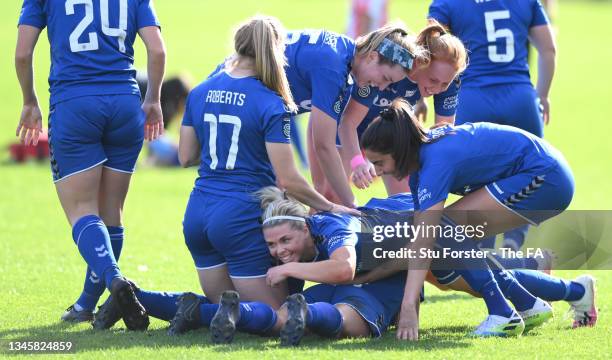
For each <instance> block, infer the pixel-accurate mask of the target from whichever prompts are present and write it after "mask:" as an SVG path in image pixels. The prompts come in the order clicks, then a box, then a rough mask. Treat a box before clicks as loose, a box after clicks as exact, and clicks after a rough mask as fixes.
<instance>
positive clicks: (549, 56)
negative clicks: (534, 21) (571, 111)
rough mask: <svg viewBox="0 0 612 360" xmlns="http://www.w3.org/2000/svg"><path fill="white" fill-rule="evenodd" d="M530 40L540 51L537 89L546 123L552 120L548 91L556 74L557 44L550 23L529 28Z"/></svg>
mask: <svg viewBox="0 0 612 360" xmlns="http://www.w3.org/2000/svg"><path fill="white" fill-rule="evenodd" d="M529 41H531V43H532V44H533V46H535V48H536V50H537V51H538V84H537V86H536V90H537V92H538V96H539V98H540V103H541V104H542V108H543V113H544V123H545V124H548V122H549V121H550V103H549V101H548V93H549V91H550V86H551V84H552V80H553V76H554V74H555V66H556V56H557V46H556V45H555V38H554V34H553V29H552V27H551V26H550V24H547V25H540V26H534V27H532V28H531V29H530V30H529Z"/></svg>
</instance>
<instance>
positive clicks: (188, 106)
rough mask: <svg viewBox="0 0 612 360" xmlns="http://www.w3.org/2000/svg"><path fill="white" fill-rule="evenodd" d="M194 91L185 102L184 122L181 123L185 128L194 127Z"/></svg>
mask: <svg viewBox="0 0 612 360" xmlns="http://www.w3.org/2000/svg"><path fill="white" fill-rule="evenodd" d="M192 94H193V91H191V92H190V93H189V95H187V100H185V112H184V113H183V121H182V122H181V125H183V126H193V119H192V117H191V111H192V109H191V107H192V106H191V97H192Z"/></svg>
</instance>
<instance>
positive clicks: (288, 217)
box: [262, 215, 306, 225]
mask: <svg viewBox="0 0 612 360" xmlns="http://www.w3.org/2000/svg"><path fill="white" fill-rule="evenodd" d="M276 220H294V221H302V222H306V219H304V218H303V217H299V216H289V215H278V216H272V217H269V218H267V219H266V220H264V221H263V223H262V225H266V224H267V223H269V222H271V221H276Z"/></svg>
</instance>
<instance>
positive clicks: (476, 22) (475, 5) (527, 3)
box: [429, 0, 549, 87]
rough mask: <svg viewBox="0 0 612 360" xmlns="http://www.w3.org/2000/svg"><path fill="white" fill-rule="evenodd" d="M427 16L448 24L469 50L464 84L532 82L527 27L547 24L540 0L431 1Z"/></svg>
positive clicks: (463, 79)
mask: <svg viewBox="0 0 612 360" xmlns="http://www.w3.org/2000/svg"><path fill="white" fill-rule="evenodd" d="M429 17H431V18H434V19H436V20H438V21H439V22H440V23H442V24H445V25H447V26H448V27H449V28H450V31H451V32H452V33H453V34H454V35H455V36H457V37H458V38H459V39H461V41H463V43H464V44H465V46H466V48H467V50H468V53H469V55H470V65H469V66H468V68H467V69H466V71H465V72H464V73H463V75H462V81H463V84H462V85H463V86H465V87H481V86H488V85H497V84H509V83H531V82H530V79H529V66H528V63H527V44H528V42H527V41H528V39H527V36H528V34H529V29H530V28H532V27H534V26H539V25H545V24H548V23H549V21H548V18H547V17H546V13H545V12H544V9H543V8H542V4H541V3H540V1H539V0H433V2H432V4H431V6H430V7H429Z"/></svg>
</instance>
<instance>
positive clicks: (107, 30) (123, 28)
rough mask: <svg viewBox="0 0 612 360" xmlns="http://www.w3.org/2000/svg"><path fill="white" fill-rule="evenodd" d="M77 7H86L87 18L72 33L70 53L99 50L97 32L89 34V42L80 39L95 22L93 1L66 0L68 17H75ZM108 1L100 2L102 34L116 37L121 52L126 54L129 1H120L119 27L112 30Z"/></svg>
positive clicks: (102, 0) (101, 0)
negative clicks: (81, 41)
mask: <svg viewBox="0 0 612 360" xmlns="http://www.w3.org/2000/svg"><path fill="white" fill-rule="evenodd" d="M76 5H84V6H85V17H83V19H82V20H81V22H79V24H78V25H77V26H76V27H75V28H74V30H72V33H70V36H69V38H68V39H69V40H70V51H72V52H80V51H92V50H98V34H97V33H96V32H93V31H92V32H90V33H88V34H87V36H88V37H89V41H87V42H83V43H80V42H79V38H80V37H81V35H83V33H84V32H85V30H86V29H87V27H88V26H89V25H90V24H91V23H92V22H93V20H94V11H93V0H66V15H69V16H70V15H74V8H75V6H76ZM108 13H109V11H108V0H100V20H101V21H100V22H101V24H102V33H103V34H104V35H107V36H113V37H116V38H117V40H118V42H119V51H121V52H122V53H123V52H125V37H126V36H127V21H128V20H127V19H128V6H127V0H119V27H118V28H112V27H110V26H109V21H108Z"/></svg>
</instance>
